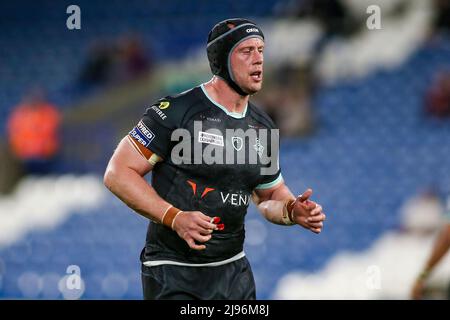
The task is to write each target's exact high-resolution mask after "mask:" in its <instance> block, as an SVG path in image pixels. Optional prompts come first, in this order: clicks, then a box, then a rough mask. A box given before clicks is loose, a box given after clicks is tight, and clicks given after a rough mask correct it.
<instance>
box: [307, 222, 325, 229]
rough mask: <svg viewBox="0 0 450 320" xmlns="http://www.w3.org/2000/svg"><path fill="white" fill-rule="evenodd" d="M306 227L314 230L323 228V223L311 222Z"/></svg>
mask: <svg viewBox="0 0 450 320" xmlns="http://www.w3.org/2000/svg"><path fill="white" fill-rule="evenodd" d="M308 225H309V226H310V227H311V228H314V229H318V228H323V222H311V223H308Z"/></svg>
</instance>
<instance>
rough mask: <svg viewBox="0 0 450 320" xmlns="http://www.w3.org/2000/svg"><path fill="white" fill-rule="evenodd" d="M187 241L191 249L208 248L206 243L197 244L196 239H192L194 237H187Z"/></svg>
mask: <svg viewBox="0 0 450 320" xmlns="http://www.w3.org/2000/svg"><path fill="white" fill-rule="evenodd" d="M186 242H187V244H188V245H189V247H190V248H191V249H194V250H205V249H206V246H205V245H204V244H200V245H199V244H196V243H195V241H194V239H192V238H189V239H187V240H186Z"/></svg>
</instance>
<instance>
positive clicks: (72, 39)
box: [0, 0, 450, 299]
mask: <svg viewBox="0 0 450 320" xmlns="http://www.w3.org/2000/svg"><path fill="white" fill-rule="evenodd" d="M72 4H75V5H78V7H79V8H80V11H81V29H73V30H70V29H68V28H67V26H66V22H67V20H68V18H69V17H70V15H71V14H72V13H73V12H72V11H70V12H69V13H66V10H67V8H68V6H69V5H72ZM370 5H377V6H379V8H381V28H379V29H378V28H375V29H373V30H370V29H369V28H368V25H367V20H368V19H369V17H370V16H371V14H372V13H368V12H367V8H368V6H370ZM229 17H245V18H249V19H252V20H254V21H255V22H256V23H257V24H258V25H260V26H261V28H262V29H263V31H264V33H265V36H266V54H265V70H266V73H265V80H264V87H263V90H262V91H261V92H259V93H258V94H256V95H255V96H254V97H253V98H252V99H253V101H254V103H256V104H258V105H260V106H261V107H262V108H264V109H265V110H266V112H267V113H269V114H270V115H271V116H272V117H273V119H274V120H275V122H276V123H277V125H278V126H279V127H280V129H281V134H282V145H281V156H280V160H281V166H282V172H283V176H284V178H285V180H286V182H287V184H288V186H290V188H291V190H293V192H294V193H296V194H298V193H301V192H303V191H304V190H305V188H307V187H311V188H312V189H313V190H314V194H313V199H314V200H316V201H317V202H319V203H321V204H322V205H323V207H324V211H325V213H326V214H327V221H326V225H325V228H324V230H323V232H322V233H321V234H320V235H315V234H313V233H309V232H306V231H305V230H303V229H301V228H296V227H293V228H284V227H280V226H276V225H272V224H270V223H268V222H266V221H265V220H264V219H263V218H262V217H261V216H260V215H259V214H258V213H257V211H256V209H255V207H254V206H253V205H252V206H251V207H250V209H249V213H248V215H247V217H246V231H247V238H246V245H245V250H246V253H247V256H248V258H249V260H250V262H251V264H252V266H253V271H254V275H255V280H256V287H257V296H258V298H259V299H408V297H409V292H410V289H411V287H412V284H413V281H414V279H415V277H416V276H417V274H418V273H419V272H420V270H421V268H422V266H423V265H424V263H425V260H426V258H427V256H428V254H429V252H430V250H431V247H432V244H433V241H434V239H435V238H436V234H437V232H438V231H439V229H440V228H441V227H442V226H443V225H445V224H448V223H450V216H449V215H450V214H449V212H450V198H449V195H450V33H449V30H450V1H448V0H429V1H423V0H286V1H283V0H261V1H257V2H255V1H250V0H240V1H231V0H227V1H225V0H224V1H206V0H194V1H184V0H169V1H163V2H161V1H151V0H148V1H138V0H128V1H118V0H115V1H87V0H77V1H65V0H62V1H50V0H48V1H24V0H18V1H8V2H6V1H2V2H0V132H1V135H0V298H2V299H141V297H142V294H141V284H140V265H139V260H138V258H139V253H140V250H141V249H142V247H143V245H144V239H145V232H146V227H147V221H146V220H145V219H144V218H142V217H140V216H139V215H137V214H134V213H133V212H132V211H131V210H130V209H128V208H127V207H126V206H125V205H124V204H123V203H121V202H120V201H119V200H118V199H117V198H115V197H114V196H113V195H112V194H110V193H109V191H108V190H106V188H105V187H103V183H102V176H103V173H104V170H105V168H106V165H107V161H108V159H109V157H110V156H111V155H112V152H113V150H114V148H115V146H116V145H117V143H118V142H119V141H120V139H121V138H122V137H123V136H124V135H125V134H126V133H127V132H128V131H129V130H130V129H131V128H132V127H133V126H134V125H135V124H136V122H137V121H138V120H139V119H140V117H141V115H142V114H143V112H144V111H145V109H146V107H148V106H150V105H151V104H152V103H153V102H154V101H155V100H156V99H158V98H160V97H162V96H165V95H168V94H174V93H178V92H180V91H184V90H186V89H188V88H190V87H192V86H196V85H198V84H200V83H202V82H206V81H208V80H209V78H210V77H211V74H210V71H209V66H208V62H207V58H206V49H205V42H206V38H207V34H208V32H209V30H210V29H211V28H212V26H213V25H214V24H215V23H217V22H218V21H220V20H223V19H225V18H229ZM69 20H70V19H69ZM449 259H450V258H449V257H448V256H447V257H446V258H445V259H444V260H442V261H441V262H440V264H439V265H438V267H437V268H436V269H435V270H434V271H433V274H432V276H431V278H430V280H429V281H428V283H427V289H426V298H430V299H447V298H448V297H449V293H448V292H449V290H448V288H449V284H450V260H449ZM74 275H80V278H74V277H73V276H74Z"/></svg>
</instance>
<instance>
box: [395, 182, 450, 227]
mask: <svg viewBox="0 0 450 320" xmlns="http://www.w3.org/2000/svg"><path fill="white" fill-rule="evenodd" d="M443 213H444V205H443V203H442V202H441V200H440V198H439V195H438V193H437V191H436V190H435V189H434V188H432V187H430V188H428V189H426V190H425V191H424V192H422V193H419V194H418V195H415V196H414V197H412V198H411V199H409V200H408V201H406V202H405V204H404V205H403V206H402V208H401V209H400V216H401V220H402V221H401V224H402V227H403V228H404V229H405V230H404V231H406V232H413V233H417V234H430V233H433V232H435V231H436V230H437V229H438V228H439V226H440V224H441V219H442V215H443Z"/></svg>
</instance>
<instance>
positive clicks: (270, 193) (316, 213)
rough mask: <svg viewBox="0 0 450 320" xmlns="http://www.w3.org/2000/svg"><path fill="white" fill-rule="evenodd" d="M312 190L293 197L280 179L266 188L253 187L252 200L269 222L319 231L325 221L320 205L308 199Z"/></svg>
mask: <svg viewBox="0 0 450 320" xmlns="http://www.w3.org/2000/svg"><path fill="white" fill-rule="evenodd" d="M311 195H312V190H311V189H307V190H306V191H305V192H304V193H303V194H301V195H299V196H298V197H295V196H294V195H293V194H292V192H291V191H290V190H289V188H288V187H287V186H286V184H285V183H284V182H283V181H281V182H280V183H278V184H277V185H275V186H273V187H271V188H268V189H255V191H254V192H253V201H254V202H255V204H256V205H257V207H258V210H259V211H260V212H261V214H262V215H263V216H264V217H265V218H266V219H267V220H269V221H270V222H272V223H275V224H280V225H294V224H299V225H301V226H302V227H304V228H306V229H309V230H311V231H312V232H314V233H320V232H321V231H322V228H323V221H325V218H326V216H325V214H324V213H323V211H322V206H321V205H319V204H318V203H316V202H314V201H312V200H309V198H310V197H311Z"/></svg>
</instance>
